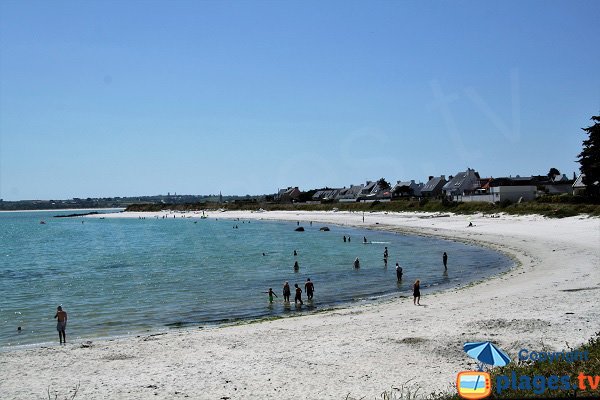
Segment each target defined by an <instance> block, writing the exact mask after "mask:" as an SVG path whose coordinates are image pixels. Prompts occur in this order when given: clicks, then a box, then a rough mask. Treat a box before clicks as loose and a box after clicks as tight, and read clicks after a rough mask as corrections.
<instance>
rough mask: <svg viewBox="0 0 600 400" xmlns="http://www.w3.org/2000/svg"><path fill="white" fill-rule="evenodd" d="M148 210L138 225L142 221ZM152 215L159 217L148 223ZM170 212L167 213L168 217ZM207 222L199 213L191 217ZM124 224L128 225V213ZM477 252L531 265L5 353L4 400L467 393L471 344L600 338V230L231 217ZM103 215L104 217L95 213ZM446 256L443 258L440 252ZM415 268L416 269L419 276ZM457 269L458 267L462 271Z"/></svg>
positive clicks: (478, 219)
mask: <svg viewBox="0 0 600 400" xmlns="http://www.w3.org/2000/svg"><path fill="white" fill-rule="evenodd" d="M138 215H140V214H137V213H136V214H131V215H129V216H133V217H137V216H138ZM146 215H147V216H148V217H152V215H153V214H146ZM158 215H160V214H158ZM188 215H189V216H190V215H193V216H195V217H198V216H199V215H198V214H188ZM120 216H121V217H122V216H127V215H123V214H120ZM210 217H211V218H213V217H218V218H238V217H239V218H242V219H249V218H255V219H256V218H262V219H285V220H299V221H314V222H315V223H319V224H321V223H323V224H326V223H327V224H340V225H353V226H361V227H369V228H373V229H386V230H391V231H398V232H408V233H415V234H423V235H435V236H439V237H442V238H447V239H451V240H460V241H468V242H477V243H481V244H483V245H485V246H489V247H492V248H494V249H497V250H500V251H503V252H505V253H507V254H509V255H511V256H512V257H514V258H515V260H517V266H516V267H515V268H514V269H513V270H511V271H510V272H508V273H506V274H503V275H501V276H497V277H494V278H492V279H489V280H487V281H485V282H482V283H479V284H476V285H470V286H469V287H465V288H461V289H453V290H448V291H446V292H441V293H436V294H428V291H427V290H426V289H425V290H423V291H422V295H423V297H422V298H421V303H422V304H423V306H421V307H417V306H414V305H413V302H412V298H395V299H393V300H391V301H385V302H382V303H379V304H374V305H373V304H371V305H363V306H356V307H351V308H346V309H339V310H334V311H327V312H323V313H319V314H312V315H307V316H302V317H297V318H283V319H279V320H275V321H268V322H261V323H253V324H245V325H238V326H226V327H220V328H214V329H203V330H200V329H191V330H180V331H173V332H170V333H167V334H161V335H147V334H146V335H141V336H139V337H131V338H122V339H114V340H105V341H95V342H93V343H92V344H91V347H83V346H82V343H70V344H68V345H67V346H63V347H61V346H59V345H56V346H52V347H43V348H34V349H27V350H16V351H7V352H2V353H0V374H1V376H2V379H1V381H0V397H1V398H3V399H37V398H47V397H48V396H47V391H48V388H50V389H49V390H50V393H51V394H52V398H54V393H58V394H59V398H60V399H62V398H64V397H66V396H69V398H70V393H73V389H74V387H75V386H76V385H77V384H78V383H79V384H80V387H79V391H78V393H77V396H76V398H81V399H148V398H155V399H157V398H158V399H177V398H185V397H189V398H195V399H345V398H346V396H348V395H349V396H350V398H362V397H364V398H365V399H375V398H376V397H377V396H379V395H380V394H381V393H382V392H383V391H384V390H390V389H391V388H400V387H401V386H403V385H404V386H405V387H406V386H408V387H410V388H411V389H412V390H416V389H417V388H419V393H420V394H421V395H423V396H426V395H427V394H428V393H430V392H432V391H439V390H453V389H452V387H451V385H452V382H453V381H454V380H455V378H456V373H457V372H459V371H462V370H466V369H474V368H475V362H474V360H472V359H471V358H469V357H468V356H467V355H466V354H465V353H464V352H463V351H462V345H463V343H464V342H466V341H484V340H491V341H493V342H494V343H496V344H497V345H499V346H500V347H501V348H502V349H503V350H505V351H506V352H508V353H509V355H510V356H511V358H513V359H514V358H515V357H516V354H517V352H518V351H519V350H520V349H521V348H528V349H530V350H542V349H549V350H557V351H560V350H563V349H566V348H567V343H568V346H576V345H579V344H581V343H583V342H586V341H587V340H588V339H589V338H590V337H592V336H593V335H594V334H595V332H598V331H600V324H599V321H600V315H599V308H598V305H599V304H600V267H599V266H600V220H598V219H597V218H587V217H573V218H565V219H546V218H543V217H539V216H525V217H512V216H504V215H502V216H500V217H499V218H489V217H483V216H481V215H476V216H473V217H471V221H472V222H473V224H474V225H475V226H474V227H471V228H468V227H467V224H468V220H467V218H466V217H465V216H440V215H436V214H415V213H389V214H384V213H367V214H366V215H365V222H364V223H363V222H362V213H346V212H337V213H334V212H310V213H309V212H265V213H249V212H226V213H210ZM92 218H93V217H92ZM436 251H439V250H438V249H436ZM406 267H409V266H406ZM449 267H450V268H451V260H450V266H449Z"/></svg>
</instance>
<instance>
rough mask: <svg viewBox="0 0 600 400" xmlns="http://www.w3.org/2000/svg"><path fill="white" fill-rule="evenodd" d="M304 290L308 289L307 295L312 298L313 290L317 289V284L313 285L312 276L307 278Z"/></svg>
mask: <svg viewBox="0 0 600 400" xmlns="http://www.w3.org/2000/svg"><path fill="white" fill-rule="evenodd" d="M304 290H306V297H308V299H309V300H312V298H313V292H314V291H315V285H313V283H312V282H311V281H310V278H307V279H306V283H305V284H304Z"/></svg>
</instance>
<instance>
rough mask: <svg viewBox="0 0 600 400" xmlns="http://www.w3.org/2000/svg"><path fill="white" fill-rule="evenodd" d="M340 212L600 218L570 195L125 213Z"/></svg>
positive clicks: (194, 206) (593, 207) (199, 206)
mask: <svg viewBox="0 0 600 400" xmlns="http://www.w3.org/2000/svg"><path fill="white" fill-rule="evenodd" d="M334 207H335V208H337V209H338V210H339V211H351V212H363V211H364V212H403V211H404V212H407V211H412V212H430V213H443V212H452V213H455V214H466V215H470V214H477V213H482V214H484V215H485V214H497V213H506V214H511V215H528V214H537V215H542V216H546V217H550V218H564V217H572V216H577V215H589V216H600V203H597V204H596V203H590V202H589V201H588V198H587V197H584V196H573V195H571V194H559V195H545V196H541V197H540V198H538V199H536V200H535V201H530V202H522V203H512V202H509V201H503V202H500V203H498V204H494V203H488V202H456V201H451V200H448V199H446V198H443V199H427V198H420V199H419V198H406V199H404V198H400V199H397V200H394V201H391V202H389V201H388V202H385V201H383V202H382V201H373V202H351V203H339V202H325V203H293V204H281V203H272V202H260V201H254V202H242V201H237V202H233V203H227V204H219V205H217V204H215V203H190V204H134V205H131V206H129V207H128V208H127V210H126V211H150V212H156V211H161V210H171V211H200V210H205V211H211V210H212V211H215V210H217V209H218V208H222V209H225V210H229V211H237V210H249V211H257V210H259V209H260V208H262V209H263V210H267V211H299V210H300V211H332V210H333V208H334Z"/></svg>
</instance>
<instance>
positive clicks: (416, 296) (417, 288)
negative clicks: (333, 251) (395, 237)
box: [263, 235, 448, 306]
mask: <svg viewBox="0 0 600 400" xmlns="http://www.w3.org/2000/svg"><path fill="white" fill-rule="evenodd" d="M343 240H344V242H350V236H348V237H346V235H344V236H343ZM363 243H365V244H366V243H369V242H368V240H367V238H366V236H365V237H363ZM293 254H294V257H296V256H298V251H297V250H294V253H293ZM263 255H264V253H263ZM388 258H389V251H388V248H387V246H385V248H384V250H383V262H384V265H385V266H386V267H387V263H388ZM442 263H443V264H444V271H447V270H448V254H447V253H446V252H444V254H443V255H442ZM353 266H354V268H355V269H358V268H360V260H359V258H358V257H356V258H355V259H354V263H353ZM299 270H300V265H299V264H298V261H297V260H295V261H294V271H296V272H297V271H299ZM403 274H404V271H403V269H402V267H401V266H400V264H399V263H398V262H397V263H396V279H397V281H398V282H401V281H402V276H403ZM294 287H295V298H294V303H295V304H298V303H299V304H300V305H303V304H304V302H303V301H302V289H301V288H300V287H299V286H298V284H297V283H296V284H294ZM304 290H305V291H306V295H307V297H308V299H309V300H312V298H313V293H314V284H313V282H312V281H311V280H310V278H307V280H306V283H305V284H304ZM264 293H267V294H268V295H269V303H273V301H274V299H273V297H278V296H277V295H276V294H275V292H274V291H273V288H269V290H268V291H267V292H264ZM290 296H291V289H290V285H289V282H287V281H286V282H285V283H284V285H283V301H284V302H285V303H289V302H290ZM413 303H414V304H415V305H418V306H420V305H421V281H420V280H419V279H417V280H416V281H415V283H414V284H413Z"/></svg>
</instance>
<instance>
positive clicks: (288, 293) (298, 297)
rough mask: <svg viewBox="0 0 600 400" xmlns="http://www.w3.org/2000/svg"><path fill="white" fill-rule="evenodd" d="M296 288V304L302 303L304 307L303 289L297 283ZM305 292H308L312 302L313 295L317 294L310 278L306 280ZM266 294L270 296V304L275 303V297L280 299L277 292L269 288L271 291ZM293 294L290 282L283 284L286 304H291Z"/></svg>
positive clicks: (307, 295)
mask: <svg viewBox="0 0 600 400" xmlns="http://www.w3.org/2000/svg"><path fill="white" fill-rule="evenodd" d="M294 288H295V292H296V296H295V297H294V304H298V303H300V305H301V306H302V305H304V301H302V289H301V288H300V287H299V286H298V284H297V283H295V284H294ZM304 290H305V291H306V297H307V298H308V300H312V298H313V294H314V292H315V285H314V284H313V283H312V281H311V280H310V278H307V279H306V283H305V284H304ZM265 293H267V294H268V295H269V303H273V296H275V297H279V296H277V295H276V294H275V292H274V291H273V288H269V291H268V292H265ZM291 294H292V291H291V289H290V283H289V282H288V281H285V283H284V284H283V301H284V303H289V302H290V296H291Z"/></svg>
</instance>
